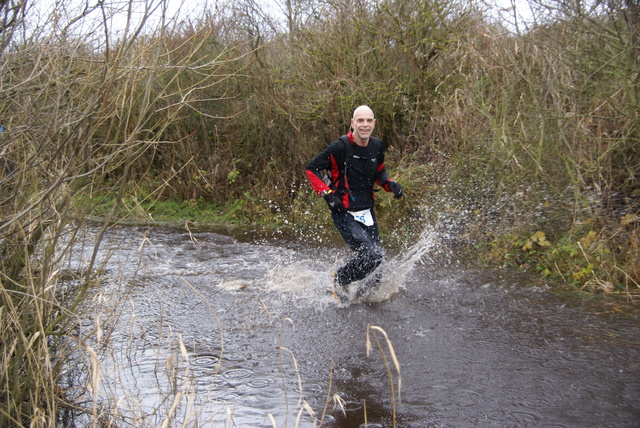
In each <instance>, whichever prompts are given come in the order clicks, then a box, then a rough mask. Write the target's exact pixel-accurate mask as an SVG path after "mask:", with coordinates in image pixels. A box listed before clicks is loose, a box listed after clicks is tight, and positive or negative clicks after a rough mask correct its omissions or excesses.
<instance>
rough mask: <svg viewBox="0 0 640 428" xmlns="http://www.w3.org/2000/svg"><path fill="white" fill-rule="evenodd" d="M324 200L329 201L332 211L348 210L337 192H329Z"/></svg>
mask: <svg viewBox="0 0 640 428" xmlns="http://www.w3.org/2000/svg"><path fill="white" fill-rule="evenodd" d="M324 200H325V201H327V205H329V209H330V210H331V212H334V213H341V212H344V211H346V210H347V209H346V208H345V207H344V205H342V201H341V200H340V197H339V196H338V195H336V192H331V193H327V194H326V195H324Z"/></svg>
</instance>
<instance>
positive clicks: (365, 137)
mask: <svg viewBox="0 0 640 428" xmlns="http://www.w3.org/2000/svg"><path fill="white" fill-rule="evenodd" d="M375 127H376V118H375V117H374V115H373V110H371V109H370V108H369V107H368V106H360V107H358V108H357V109H355V110H354V111H353V118H351V129H353V140H354V142H355V143H356V144H357V145H359V146H362V147H366V146H367V144H369V137H371V133H372V132H373V129H374V128H375Z"/></svg>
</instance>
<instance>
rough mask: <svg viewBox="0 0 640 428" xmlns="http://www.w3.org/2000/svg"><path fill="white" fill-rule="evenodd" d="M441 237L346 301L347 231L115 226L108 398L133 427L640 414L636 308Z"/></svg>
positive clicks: (585, 420) (634, 419) (406, 423)
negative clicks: (299, 238)
mask: <svg viewBox="0 0 640 428" xmlns="http://www.w3.org/2000/svg"><path fill="white" fill-rule="evenodd" d="M316 244H318V242H316ZM437 245H438V241H437V239H436V237H435V236H434V235H432V234H429V233H425V234H424V236H422V237H421V239H420V240H419V242H418V244H417V245H416V246H415V247H413V248H411V249H408V250H407V251H405V252H403V253H402V254H398V255H389V257H388V260H387V262H386V263H385V265H383V266H382V270H383V280H382V284H381V289H380V291H379V292H377V294H376V295H375V296H374V299H373V300H374V301H373V302H368V303H357V304H352V305H347V306H345V305H339V304H337V302H336V301H335V300H334V299H333V297H332V296H331V295H330V293H329V289H330V284H331V281H330V272H331V270H332V269H335V268H336V267H338V266H339V265H340V264H341V263H342V260H343V259H344V258H345V257H346V256H347V255H348V254H347V252H346V250H345V251H343V250H342V248H341V247H340V246H337V247H336V246H333V245H332V244H326V245H316V246H314V247H309V246H306V244H302V243H299V242H296V241H295V240H289V239H284V238H278V237H275V238H274V237H270V238H265V237H264V236H262V237H261V236H258V235H256V234H254V233H248V232H246V231H243V230H236V229H219V230H207V231H202V230H201V231H197V232H196V231H191V232H189V231H187V230H184V229H181V230H178V229H163V228H154V229H150V230H146V229H138V228H121V229H116V230H114V231H112V232H111V233H110V234H109V235H108V238H107V240H106V241H105V242H104V244H103V246H102V251H103V255H106V254H107V252H109V253H110V254H111V257H110V261H109V264H108V265H107V266H105V268H106V272H107V273H108V276H109V278H110V280H109V285H106V286H105V287H104V290H103V291H102V292H101V293H100V295H99V296H97V297H96V298H94V301H97V302H100V301H102V302H105V303H112V304H113V303H114V302H120V304H119V305H118V311H117V314H118V317H117V318H114V317H112V315H113V313H115V312H111V313H110V312H109V311H108V310H107V309H101V310H100V311H98V312H97V313H94V314H93V315H92V319H91V320H89V321H87V323H89V324H92V325H101V326H102V327H101V331H103V333H102V335H101V337H100V338H99V340H96V343H97V342H101V343H106V346H104V347H102V348H100V349H101V350H102V352H101V353H100V355H99V358H100V373H101V379H100V389H99V393H98V394H97V396H98V397H100V398H99V401H100V406H102V407H103V408H109V409H116V408H117V409H118V414H119V415H120V420H118V421H116V424H117V425H118V426H136V427H139V426H149V427H152V426H153V427H155V426H161V425H162V423H163V422H165V421H167V420H169V419H170V421H171V424H175V426H198V427H201V426H206V427H271V426H274V425H275V426H277V427H294V426H300V427H312V426H323V427H344V428H349V427H360V426H363V427H364V426H369V427H391V426H394V422H395V424H396V426H398V427H406V428H409V427H411V428H414V427H415V428H418V427H466V426H486V427H502V426H518V427H539V426H545V427H584V426H607V427H633V426H638V424H639V423H640V382H639V381H638V380H639V379H640V340H639V338H640V337H639V336H640V330H639V329H638V327H639V325H640V322H639V321H638V319H637V318H636V317H633V316H628V315H626V316H625V315H623V314H619V313H617V312H616V311H615V310H614V308H613V307H612V306H607V305H601V307H600V308H594V307H592V306H591V303H589V301H586V300H580V299H578V298H575V297H574V298H566V297H560V296H556V295H554V294H552V293H550V292H549V290H548V289H547V288H546V287H545V286H544V285H543V284H542V285H541V284H539V283H536V282H535V281H533V280H532V279H531V278H530V277H527V276H525V275H518V274H513V273H508V272H504V271H490V270H474V269H465V268H463V267H461V266H459V265H457V264H455V263H450V264H448V265H447V266H442V265H441V264H436V263H434V262H432V261H431V259H430V257H429V253H430V251H432V250H433V249H434V248H436V247H437ZM86 258H87V254H85V253H84V252H82V250H81V249H78V251H77V252H76V253H75V259H74V261H73V263H81V262H82V260H86ZM103 306H104V308H106V307H110V306H111V305H108V304H105V305H103ZM97 307H100V306H99V305H98V306H97ZM105 320H109V321H108V322H107V321H105ZM370 326H375V327H376V328H379V329H372V328H371V327H370ZM382 331H383V332H385V333H386V335H387V337H388V339H389V341H390V342H391V344H392V346H393V350H394V353H395V356H396V357H397V361H398V363H399V365H400V373H399V374H398V373H396V369H395V368H394V364H393V355H392V353H391V352H390V349H389V346H388V343H387V342H386V341H385V339H384V335H383V333H382ZM367 333H369V341H370V343H371V350H370V352H367ZM107 337H108V340H106V339H105V338H107ZM378 344H380V345H379V346H378ZM96 346H97V345H96ZM96 349H98V348H97V347H96ZM390 376H391V381H390ZM392 392H393V393H392ZM168 415H170V416H171V418H169V417H168ZM365 424H366V425H365Z"/></svg>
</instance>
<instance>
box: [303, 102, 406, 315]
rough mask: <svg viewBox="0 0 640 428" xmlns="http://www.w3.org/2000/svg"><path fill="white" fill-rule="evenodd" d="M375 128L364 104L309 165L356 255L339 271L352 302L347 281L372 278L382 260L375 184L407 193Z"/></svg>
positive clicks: (339, 283) (344, 294)
mask: <svg viewBox="0 0 640 428" xmlns="http://www.w3.org/2000/svg"><path fill="white" fill-rule="evenodd" d="M375 127H376V119H375V117H374V114H373V110H371V108H369V107H368V106H360V107H358V108H357V109H355V111H354V112H353V117H352V118H351V131H350V132H349V133H348V134H347V135H343V136H341V137H340V139H339V140H336V141H334V142H333V143H331V144H330V145H329V146H328V147H327V148H326V149H324V150H323V151H322V152H321V153H319V154H318V155H317V156H315V157H314V158H313V159H312V160H311V161H310V162H309V164H308V165H307V169H306V174H307V177H308V178H309V181H310V182H311V186H312V187H313V190H315V192H316V193H317V194H318V195H319V196H322V197H323V198H324V199H325V201H326V202H327V205H328V206H329V208H330V209H331V217H332V218H333V224H334V225H335V226H336V229H338V231H339V232H340V234H341V235H342V237H343V238H344V240H345V242H346V243H347V244H349V247H350V248H351V250H353V251H354V252H355V253H356V255H355V257H354V258H352V259H351V260H349V261H348V262H347V264H346V265H344V266H343V267H341V268H340V269H338V271H337V272H335V274H334V295H335V296H336V298H337V299H338V300H340V301H341V302H343V303H345V302H347V301H348V300H349V293H348V291H347V285H349V284H350V283H352V282H353V281H358V280H361V279H364V278H366V277H367V275H369V274H370V273H371V272H373V270H374V269H375V268H377V267H378V266H379V265H380V263H381V262H382V258H383V251H382V247H381V246H380V236H379V233H378V224H377V222H376V216H375V213H374V210H373V207H374V197H373V193H374V190H373V186H374V184H376V183H377V184H378V185H379V186H381V187H382V188H383V189H384V190H386V191H387V192H393V193H394V195H395V197H396V198H400V197H402V186H400V184H398V183H397V182H395V181H393V180H390V179H389V177H388V175H387V172H386V171H385V167H384V150H385V147H384V143H383V142H382V141H380V140H378V139H377V138H375V137H372V136H371V134H372V133H373V130H374V128H375ZM324 170H326V171H327V172H328V174H329V176H328V179H327V182H325V180H324V179H323V177H322V172H321V171H324ZM378 280H379V279H378ZM374 282H375V278H374Z"/></svg>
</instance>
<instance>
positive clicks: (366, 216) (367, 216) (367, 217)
mask: <svg viewBox="0 0 640 428" xmlns="http://www.w3.org/2000/svg"><path fill="white" fill-rule="evenodd" d="M349 214H351V215H352V216H353V218H354V219H355V220H356V221H359V222H360V223H362V224H364V225H365V226H373V216H372V215H371V209H368V210H362V211H356V212H351V211H349Z"/></svg>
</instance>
